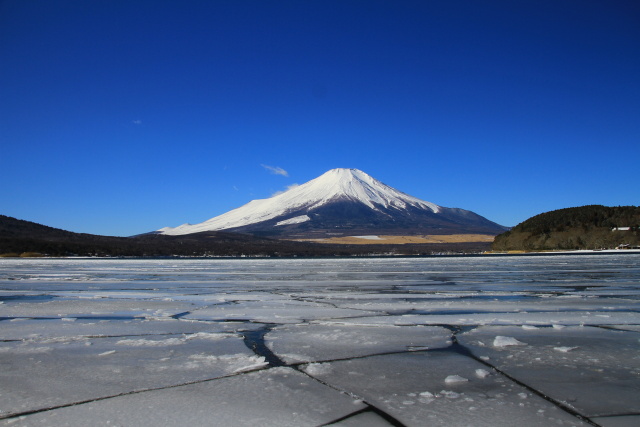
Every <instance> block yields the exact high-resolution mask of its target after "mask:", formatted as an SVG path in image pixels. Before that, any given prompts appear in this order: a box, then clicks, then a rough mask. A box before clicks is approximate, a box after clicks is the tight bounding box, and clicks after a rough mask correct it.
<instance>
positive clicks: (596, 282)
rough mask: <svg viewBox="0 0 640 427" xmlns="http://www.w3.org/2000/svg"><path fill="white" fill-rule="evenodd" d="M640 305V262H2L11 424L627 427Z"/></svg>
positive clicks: (3, 383)
mask: <svg viewBox="0 0 640 427" xmlns="http://www.w3.org/2000/svg"><path fill="white" fill-rule="evenodd" d="M639 300H640V255H606V256H537V257H520V256H517V257H438V258H413V259H408V258H380V259H345V258H336V259H312V260H304V259H286V260H283V259H270V260H269V259H244V260H239V259H238V260H221V259H163V260H149V259H145V260H133V259H131V260H129V259H127V260H116V259H110V260H104V259H103V260H100V259H58V260H56V259H31V260H28V259H0V411H2V412H0V423H5V424H8V423H11V424H14V423H15V424H14V425H31V424H38V425H40V424H41V423H44V424H45V425H46V424H56V425H61V424H65V423H68V424H69V425H85V424H86V418H85V417H87V416H90V417H93V416H96V417H105V418H104V419H105V422H106V421H112V422H113V423H120V424H132V423H133V424H142V425H144V423H145V422H147V421H145V420H144V419H142V418H143V417H142V415H141V413H140V412H138V411H137V410H136V408H138V407H141V405H142V406H143V407H146V406H144V405H146V402H147V398H149V402H151V403H150V404H151V405H152V406H153V408H154V413H153V414H152V415H151V417H150V418H149V421H148V423H149V424H151V423H154V424H155V425H157V424H166V422H165V420H171V419H173V418H172V417H177V418H180V420H181V421H183V420H184V421H185V422H186V424H193V425H199V424H205V423H208V421H210V417H211V416H212V415H211V414H212V413H215V417H216V419H220V420H223V421H224V422H226V423H227V424H231V425H237V423H236V422H235V421H236V420H240V421H242V422H246V423H251V422H254V421H256V420H258V419H259V420H260V421H259V424H261V425H265V426H266V425H287V423H291V424H294V425H306V424H307V425H321V424H323V423H331V422H335V423H336V424H335V425H345V426H350V425H367V426H368V425H387V424H391V425H402V424H404V425H408V426H413V425H417V426H421V425H425V424H426V423H428V424H434V425H439V424H440V425H442V424H448V425H459V424H463V425H465V424H471V425H500V423H506V421H504V420H514V419H517V420H518V423H519V425H523V426H527V425H556V424H560V425H579V424H580V423H581V419H580V418H579V417H592V420H593V421H594V422H595V423H598V424H601V425H612V426H616V425H634V424H633V423H635V422H636V421H637V416H638V413H640V409H638V406H637V404H636V400H637V399H635V400H634V397H635V396H637V395H638V391H639V387H640V373H639V369H640V368H639V367H638V354H640V351H639V350H640V334H639V332H640V314H639V313H640V311H639V307H640V305H639V304H638V301H639ZM497 337H503V338H500V339H498V340H497V341H496V338H497ZM508 343H522V344H520V345H505V344H508ZM309 362H313V363H309ZM301 363H304V365H302V366H304V370H305V371H306V372H307V373H308V374H309V375H311V376H313V377H316V378H318V379H319V380H321V381H322V382H317V381H315V380H313V379H311V378H310V377H308V376H306V375H305V374H302V373H300V372H296V371H295V369H301V368H300V364H301ZM493 367H495V368H496V369H493ZM202 392H207V393H208V394H206V395H202V394H199V393H202ZM211 393H214V394H211ZM469 399H473V400H469ZM82 402H85V403H82ZM225 402H226V403H225ZM254 403H255V405H254ZM75 404H78V405H75ZM69 405H75V406H69ZM239 408H241V409H239ZM317 408H320V409H317ZM27 413H30V414H31V415H26V414H27ZM147 413H148V412H147V411H145V414H147ZM156 413H157V415H156ZM11 414H16V415H18V416H19V415H20V414H23V415H26V418H24V419H23V420H21V419H20V418H19V417H12V415H11ZM238 414H239V415H238ZM285 414H288V415H287V416H285ZM234 417H235V418H234ZM237 417H245V418H237ZM287 417H288V418H287ZM516 417H517V418H516ZM92 419H96V418H92ZM283 420H284V421H283ZM287 420H288V421H287ZM55 421H59V422H57V423H56V422H55ZM223 425H224V424H223Z"/></svg>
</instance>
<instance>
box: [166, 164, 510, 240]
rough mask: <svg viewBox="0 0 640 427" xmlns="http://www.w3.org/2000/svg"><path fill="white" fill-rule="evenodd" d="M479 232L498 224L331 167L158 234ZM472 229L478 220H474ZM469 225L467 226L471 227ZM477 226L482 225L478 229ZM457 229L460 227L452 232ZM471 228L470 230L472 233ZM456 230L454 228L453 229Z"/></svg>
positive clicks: (497, 229) (493, 229) (494, 228)
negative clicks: (301, 181)
mask: <svg viewBox="0 0 640 427" xmlns="http://www.w3.org/2000/svg"><path fill="white" fill-rule="evenodd" d="M483 220H484V221H485V222H486V223H488V224H484V226H485V228H487V226H488V228H487V230H485V232H491V233H493V232H495V233H496V234H497V233H500V232H502V231H504V228H503V227H501V226H499V225H497V224H495V223H492V222H490V221H488V220H486V219H485V218H482V217H480V216H479V215H476V214H474V213H473V212H470V211H465V210H462V209H450V208H444V207H441V206H438V205H436V204H434V203H430V202H426V201H424V200H420V199H418V198H415V197H412V196H410V195H408V194H405V193H403V192H401V191H398V190H396V189H394V188H392V187H390V186H388V185H386V184H383V183H382V182H380V181H378V180H376V179H374V178H372V177H371V176H369V175H367V174H366V173H364V172H362V171H360V170H357V169H332V170H330V171H328V172H326V173H324V174H323V175H321V176H319V177H318V178H315V179H313V180H311V181H309V182H307V183H305V184H302V185H300V186H298V187H295V188H292V189H290V190H289V191H286V192H284V193H281V194H278V195H276V196H273V197H271V198H268V199H261V200H253V201H251V202H249V203H247V204H246V205H244V206H242V207H239V208H237V209H234V210H231V211H229V212H227V213H225V214H222V215H219V216H217V217H214V218H211V219H210V220H208V221H205V222H202V223H200V224H195V225H191V224H183V225H181V226H178V227H175V228H171V227H165V228H162V229H160V230H158V231H157V232H158V233H161V234H167V235H182V234H191V233H198V232H202V231H214V230H234V231H243V232H252V233H262V234H271V235H287V234H295V233H300V232H304V231H305V230H306V231H307V232H311V231H315V232H316V234H318V233H320V234H322V233H323V232H324V233H328V232H331V231H338V229H340V230H343V231H346V230H348V229H353V230H365V229H366V230H369V229H371V230H372V231H374V232H375V231H376V230H382V229H384V230H389V229H402V230H404V231H409V230H411V229H413V228H418V229H431V230H430V231H431V232H434V231H435V232H437V230H440V231H443V232H441V233H439V234H448V233H449V232H450V231H451V232H453V231H456V230H453V229H454V228H461V227H462V228H465V227H464V226H465V225H466V226H467V228H469V225H471V224H470V223H478V222H480V223H482V222H483ZM475 225H476V227H475V228H478V227H477V226H478V225H479V224H475ZM472 228H473V227H472ZM480 228H482V227H480ZM458 231H460V230H458ZM477 231H478V230H475V229H474V231H473V232H477ZM456 232H457V231H456Z"/></svg>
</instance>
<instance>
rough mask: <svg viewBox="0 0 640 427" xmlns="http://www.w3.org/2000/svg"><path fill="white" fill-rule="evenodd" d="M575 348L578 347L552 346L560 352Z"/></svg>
mask: <svg viewBox="0 0 640 427" xmlns="http://www.w3.org/2000/svg"><path fill="white" fill-rule="evenodd" d="M576 348H578V347H553V349H554V350H556V351H559V352H560V353H568V352H570V351H571V350H575V349H576Z"/></svg>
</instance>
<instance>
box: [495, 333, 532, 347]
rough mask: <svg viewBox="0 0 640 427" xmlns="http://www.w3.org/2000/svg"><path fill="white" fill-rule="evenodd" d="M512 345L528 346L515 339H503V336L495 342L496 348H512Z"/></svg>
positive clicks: (499, 336) (498, 337)
mask: <svg viewBox="0 0 640 427" xmlns="http://www.w3.org/2000/svg"><path fill="white" fill-rule="evenodd" d="M512 345H527V344H526V343H523V342H522V341H518V340H517V339H515V338H513V337H503V336H501V335H498V336H497V337H496V338H495V339H494V340H493V346H494V347H508V346H512Z"/></svg>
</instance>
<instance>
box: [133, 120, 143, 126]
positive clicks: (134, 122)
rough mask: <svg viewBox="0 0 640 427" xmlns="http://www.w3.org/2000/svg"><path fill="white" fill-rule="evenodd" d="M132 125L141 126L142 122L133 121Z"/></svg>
mask: <svg viewBox="0 0 640 427" xmlns="http://www.w3.org/2000/svg"><path fill="white" fill-rule="evenodd" d="M131 123H133V124H134V125H141V124H142V120H132V121H131Z"/></svg>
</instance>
